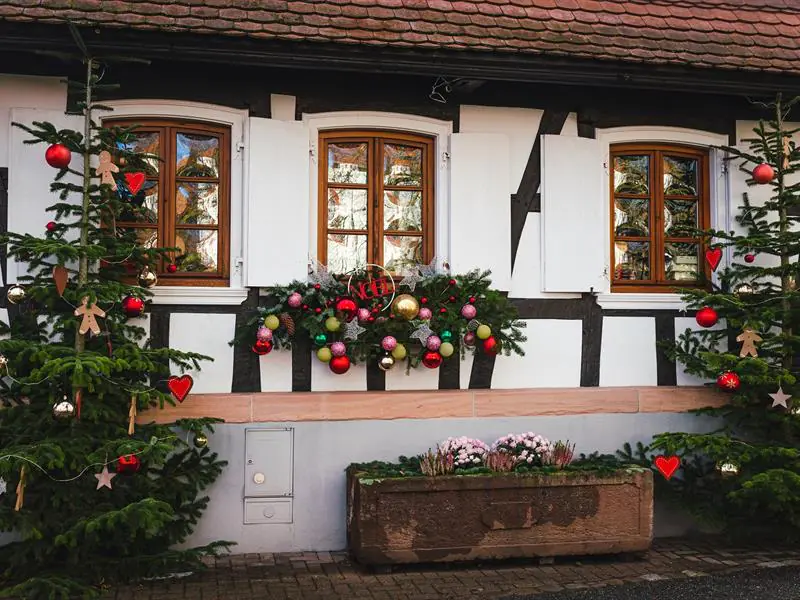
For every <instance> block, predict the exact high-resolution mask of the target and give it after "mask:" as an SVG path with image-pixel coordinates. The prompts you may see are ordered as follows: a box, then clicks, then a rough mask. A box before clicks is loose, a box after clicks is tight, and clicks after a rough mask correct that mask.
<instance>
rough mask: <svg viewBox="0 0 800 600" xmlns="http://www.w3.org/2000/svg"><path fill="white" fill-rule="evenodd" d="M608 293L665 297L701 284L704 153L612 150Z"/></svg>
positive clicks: (663, 147)
mask: <svg viewBox="0 0 800 600" xmlns="http://www.w3.org/2000/svg"><path fill="white" fill-rule="evenodd" d="M611 161H612V164H613V167H614V168H613V170H612V172H611V182H610V184H611V255H612V256H613V260H614V272H613V279H612V284H611V289H612V291H617V292H620V291H622V292H624V291H632V292H669V291H671V288H675V287H681V286H696V285H697V284H698V283H700V282H701V280H702V279H703V269H704V262H703V260H702V259H701V257H702V250H703V248H702V239H701V238H700V237H699V236H698V235H697V230H698V229H705V228H707V227H708V216H709V179H708V153H707V152H704V151H702V150H699V149H695V148H691V147H683V146H667V145H653V144H647V145H644V144H624V145H614V146H612V147H611Z"/></svg>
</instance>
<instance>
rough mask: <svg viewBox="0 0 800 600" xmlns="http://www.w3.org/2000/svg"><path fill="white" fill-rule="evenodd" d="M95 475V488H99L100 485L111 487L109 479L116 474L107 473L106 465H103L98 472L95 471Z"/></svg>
mask: <svg viewBox="0 0 800 600" xmlns="http://www.w3.org/2000/svg"><path fill="white" fill-rule="evenodd" d="M94 476H95V477H97V489H98V490H99V489H100V488H101V487H103V486H105V487H107V488H108V489H111V480H112V479H114V477H116V476H117V474H116V473H109V472H108V465H103V470H102V471H101V472H100V473H95V474H94Z"/></svg>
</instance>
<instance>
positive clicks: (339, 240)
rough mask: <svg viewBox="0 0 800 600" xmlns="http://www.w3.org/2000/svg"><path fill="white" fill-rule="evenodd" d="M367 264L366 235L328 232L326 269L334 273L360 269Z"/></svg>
mask: <svg viewBox="0 0 800 600" xmlns="http://www.w3.org/2000/svg"><path fill="white" fill-rule="evenodd" d="M366 264H367V236H366V235H344V234H341V233H329V234H328V270H329V271H330V272H332V273H336V274H339V275H341V274H344V273H348V272H350V271H352V270H354V269H361V268H363V267H364V265H366Z"/></svg>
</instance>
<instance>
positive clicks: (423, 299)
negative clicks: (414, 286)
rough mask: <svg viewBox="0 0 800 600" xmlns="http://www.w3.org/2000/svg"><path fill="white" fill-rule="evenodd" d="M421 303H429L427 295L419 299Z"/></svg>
mask: <svg viewBox="0 0 800 600" xmlns="http://www.w3.org/2000/svg"><path fill="white" fill-rule="evenodd" d="M419 303H420V304H427V303H428V299H427V298H426V297H425V296H423V297H422V298H420V299H419Z"/></svg>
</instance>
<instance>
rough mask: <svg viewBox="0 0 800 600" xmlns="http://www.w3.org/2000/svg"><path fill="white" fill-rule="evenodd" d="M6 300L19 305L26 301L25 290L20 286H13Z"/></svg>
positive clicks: (7, 293) (9, 289)
mask: <svg viewBox="0 0 800 600" xmlns="http://www.w3.org/2000/svg"><path fill="white" fill-rule="evenodd" d="M6 298H8V301H9V302H11V304H19V303H20V302H22V301H23V300H25V289H24V288H23V287H22V286H19V285H12V286H11V287H10V288H8V292H6Z"/></svg>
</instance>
